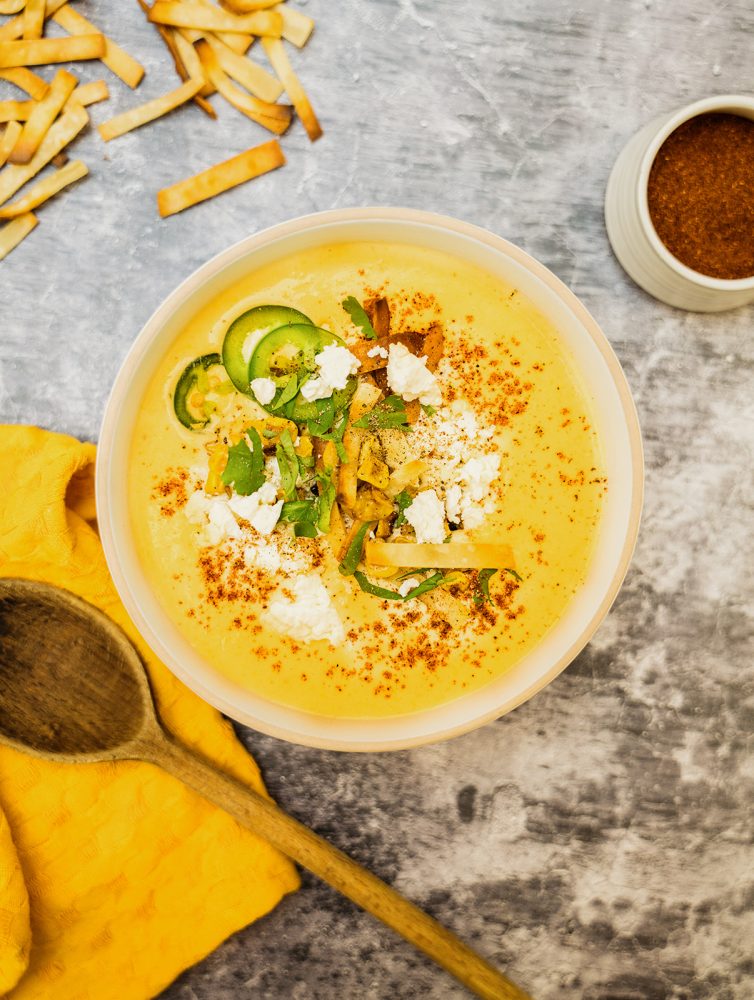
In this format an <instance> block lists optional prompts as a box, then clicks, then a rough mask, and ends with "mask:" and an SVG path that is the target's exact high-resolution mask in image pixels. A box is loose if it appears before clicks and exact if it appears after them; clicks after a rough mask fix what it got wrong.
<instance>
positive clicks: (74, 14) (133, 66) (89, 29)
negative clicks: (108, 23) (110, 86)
mask: <svg viewBox="0 0 754 1000" xmlns="http://www.w3.org/2000/svg"><path fill="white" fill-rule="evenodd" d="M52 19H53V21H55V22H56V23H57V24H59V25H60V27H61V28H63V29H64V30H65V31H67V32H68V34H69V35H74V36H81V35H90V34H97V33H100V34H102V33H101V32H100V30H99V28H97V27H95V26H94V25H93V24H92V23H91V21H87V19H86V18H85V17H82V16H81V14H79V12H78V11H76V10H74V9H73V7H71V6H70V5H69V4H65V6H63V7H61V8H60V10H58V11H56V12H55V13H54V14H53V15H52ZM102 37H103V38H104V39H105V54H104V55H103V56H102V62H103V63H104V64H105V66H107V68H108V69H109V70H111V71H112V72H113V73H115V75H116V76H117V77H119V78H120V79H121V80H122V81H123V82H124V83H125V84H128V86H129V87H131V88H134V87H138V86H139V84H140V83H141V79H142V77H143V76H144V67H143V66H142V65H141V63H140V62H137V61H136V59H134V58H133V56H130V55H129V54H128V53H127V52H126V51H124V50H123V49H122V48H121V47H120V46H119V45H116V44H115V42H113V41H112V40H111V39H110V38H108V37H107V36H106V35H102Z"/></svg>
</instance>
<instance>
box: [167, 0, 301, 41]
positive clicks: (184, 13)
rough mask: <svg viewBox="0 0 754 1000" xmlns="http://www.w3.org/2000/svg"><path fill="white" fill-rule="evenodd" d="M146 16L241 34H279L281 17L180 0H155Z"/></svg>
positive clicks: (168, 21)
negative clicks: (224, 9) (246, 12)
mask: <svg viewBox="0 0 754 1000" xmlns="http://www.w3.org/2000/svg"><path fill="white" fill-rule="evenodd" d="M149 20H150V21H155V22H156V23H157V24H170V25H172V26H173V27H175V28H195V29H196V30H198V31H230V32H239V33H240V34H242V35H265V36H269V37H271V38H280V35H281V33H282V31H283V19H282V17H281V16H280V14H275V13H273V12H272V11H267V10H262V11H258V12H257V13H256V14H241V15H239V14H230V13H228V12H227V11H223V10H220V9H219V8H215V7H203V6H201V5H200V4H197V3H182V2H181V0H156V3H155V4H154V5H153V7H152V9H151V11H150V12H149Z"/></svg>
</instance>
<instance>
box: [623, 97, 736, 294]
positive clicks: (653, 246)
mask: <svg viewBox="0 0 754 1000" xmlns="http://www.w3.org/2000/svg"><path fill="white" fill-rule="evenodd" d="M711 111H716V112H726V113H728V114H733V115H741V116H742V117H744V118H754V97H748V96H746V95H744V94H724V95H722V96H720V97H707V98H705V99H704V100H702V101H695V102H694V104H687V105H686V107H683V108H680V109H678V110H677V111H672V112H670V113H669V114H664V115H659V116H658V117H657V118H653V119H652V121H651V122H649V123H648V124H647V125H645V126H644V128H643V129H641V130H640V131H639V132H637V133H636V135H635V136H634V137H633V139H631V140H630V141H629V142H628V143H627V145H626V146H625V147H624V148H623V151H622V152H621V154H620V156H619V157H618V159H617V160H616V161H615V166H614V167H613V169H612V172H611V174H610V179H609V181H608V183H607V191H606V194H605V223H606V225H607V235H608V237H609V239H610V243H611V244H612V247H613V252H614V253H615V256H616V257H617V258H618V260H619V261H620V263H621V264H622V265H623V268H624V270H625V271H626V272H627V273H628V274H629V276H630V277H631V278H633V280H634V281H635V282H636V284H637V285H639V286H641V288H643V289H644V291H645V292H649V294H650V295H652V296H654V298H656V299H659V300H660V302H667V304H668V305H671V306H677V307H678V308H679V309H689V310H691V311H693V312H722V311H723V310H725V309H735V308H736V307H737V306H743V305H746V303H747V302H754V275H753V276H752V277H750V278H739V279H737V280H735V281H727V280H724V279H722V278H711V277H709V275H706V274H700V273H699V272H698V271H694V270H692V268H690V267H686V265H685V264H682V263H681V262H680V261H679V260H678V259H677V258H676V257H674V256H673V254H672V253H671V252H670V251H669V250H668V248H667V247H666V246H665V244H664V243H663V242H662V241H661V240H660V237H659V236H658V235H657V230H656V229H655V227H654V225H653V224H652V219H651V217H650V215H649V204H648V201H647V186H648V184H649V172H650V170H651V169H652V163H653V162H654V158H655V156H657V153H658V152H659V149H660V147H661V146H662V144H663V143H664V142H665V140H666V139H667V138H668V136H669V135H670V134H671V133H672V132H675V130H676V129H677V128H678V127H679V125H683V123H684V122H687V121H688V120H689V119H690V118H696V116H697V115H702V114H706V113H708V112H711Z"/></svg>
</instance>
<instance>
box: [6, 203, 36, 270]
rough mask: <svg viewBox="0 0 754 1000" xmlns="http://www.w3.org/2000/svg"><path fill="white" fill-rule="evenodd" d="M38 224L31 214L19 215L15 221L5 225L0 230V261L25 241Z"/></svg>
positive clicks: (34, 216)
mask: <svg viewBox="0 0 754 1000" xmlns="http://www.w3.org/2000/svg"><path fill="white" fill-rule="evenodd" d="M38 222H39V219H38V218H37V217H36V215H35V214H34V213H33V212H27V213H26V215H19V217H18V218H17V219H13V221H12V222H8V223H6V225H4V226H3V228H2V229H0V260H3V258H4V257H7V256H8V254H9V253H10V252H11V250H15V249H16V247H17V246H18V244H19V243H20V242H21V240H25V239H26V237H27V236H28V235H29V233H30V232H31V231H32V229H34V227H35V226H36V225H37V223H38Z"/></svg>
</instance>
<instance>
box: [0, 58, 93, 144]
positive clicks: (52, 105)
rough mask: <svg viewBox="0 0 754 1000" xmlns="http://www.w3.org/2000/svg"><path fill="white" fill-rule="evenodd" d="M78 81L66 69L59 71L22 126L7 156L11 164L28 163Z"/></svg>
mask: <svg viewBox="0 0 754 1000" xmlns="http://www.w3.org/2000/svg"><path fill="white" fill-rule="evenodd" d="M77 83H78V80H77V79H76V77H75V76H74V75H73V74H72V73H69V72H68V70H66V69H59V70H58V72H57V73H56V74H55V77H54V79H53V81H52V83H51V84H50V89H49V91H48V92H47V96H46V97H45V98H44V99H43V100H41V101H39V102H38V103H37V106H36V107H35V108H34V110H33V111H32V113H31V115H30V116H29V120H28V121H27V123H26V125H24V130H23V132H22V133H21V137H20V138H19V140H18V142H17V143H16V145H15V148H14V149H13V151H12V152H11V154H10V156H9V160H10V162H11V163H28V162H29V160H30V159H31V158H32V156H33V155H34V154H35V153H36V151H37V149H38V148H39V144H40V143H41V142H42V140H43V139H44V137H45V135H46V134H47V130H48V129H49V127H50V126H51V125H52V123H53V122H54V121H55V119H56V118H57V117H58V114H59V112H60V111H61V110H62V109H63V106H64V104H65V102H66V101H67V100H68V98H69V97H70V96H71V94H72V93H73V91H74V89H75V87H76V84H77Z"/></svg>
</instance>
